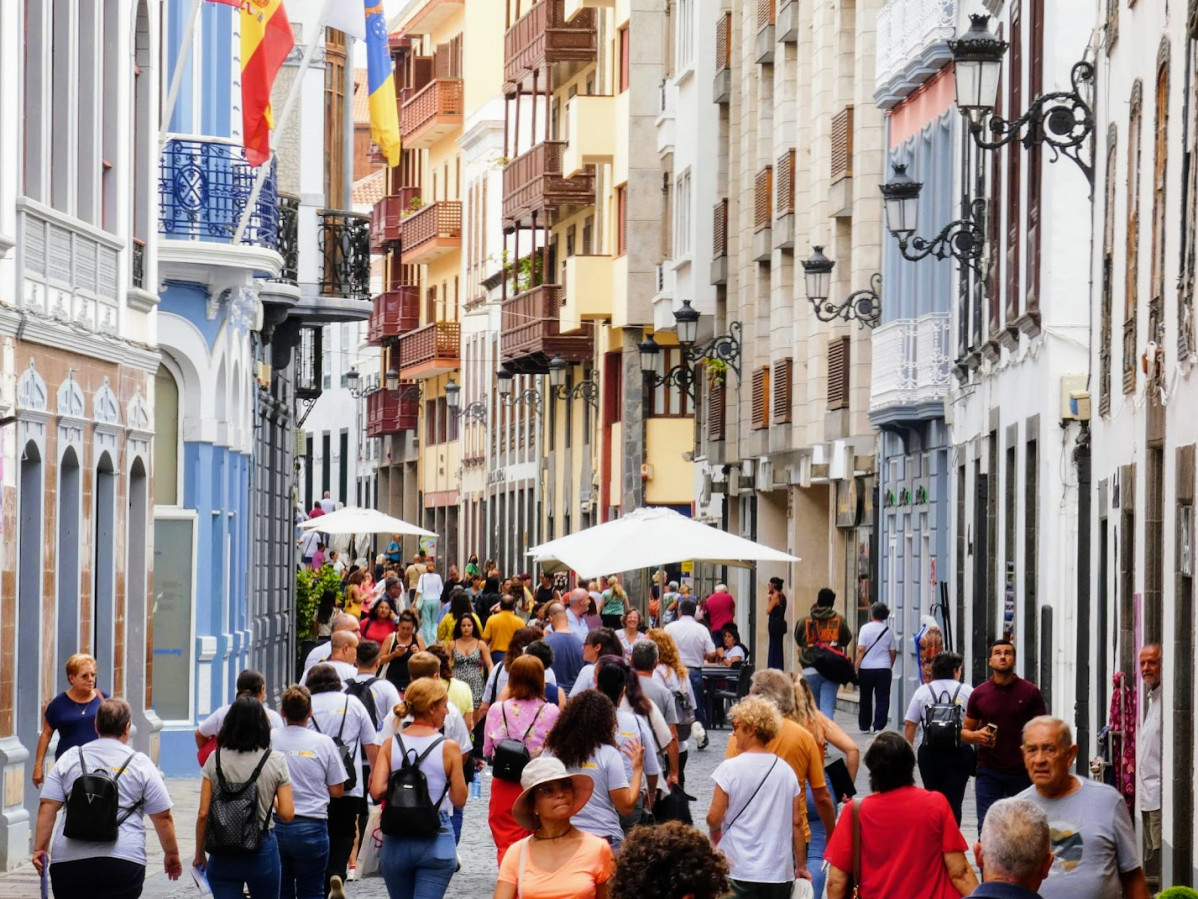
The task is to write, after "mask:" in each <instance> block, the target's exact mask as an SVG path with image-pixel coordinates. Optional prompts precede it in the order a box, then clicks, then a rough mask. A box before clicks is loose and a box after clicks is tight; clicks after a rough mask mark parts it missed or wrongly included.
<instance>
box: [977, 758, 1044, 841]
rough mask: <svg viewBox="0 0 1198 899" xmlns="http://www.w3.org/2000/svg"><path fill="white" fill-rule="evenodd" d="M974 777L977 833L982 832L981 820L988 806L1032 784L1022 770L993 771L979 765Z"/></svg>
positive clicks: (988, 809)
mask: <svg viewBox="0 0 1198 899" xmlns="http://www.w3.org/2000/svg"><path fill="white" fill-rule="evenodd" d="M976 778H977V779H976V780H975V781H974V789H975V790H976V791H977V800H978V833H981V832H982V822H983V821H985V820H986V812H988V811H990V806H992V805H994V803H996V802H998V800H1000V799H1009V798H1010V797H1012V796H1016V795H1018V794H1019V793H1022V792H1023V791H1024V790H1026V789H1027V788H1028V787H1030V786H1031V785H1032V781H1031V778H1029V777H1028V776H1027V773H1026V772H1024V771H995V770H994V769H993V768H983V767H981V766H980V765H979V766H978V771H977V775H976Z"/></svg>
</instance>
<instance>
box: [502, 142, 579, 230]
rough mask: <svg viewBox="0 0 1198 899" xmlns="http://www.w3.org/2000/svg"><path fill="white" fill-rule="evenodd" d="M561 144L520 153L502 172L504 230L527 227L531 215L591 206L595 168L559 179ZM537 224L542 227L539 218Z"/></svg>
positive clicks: (551, 144)
mask: <svg viewBox="0 0 1198 899" xmlns="http://www.w3.org/2000/svg"><path fill="white" fill-rule="evenodd" d="M565 149H566V144H565V143H564V142H562V141H556V140H551V141H543V142H542V143H539V144H537V145H536V146H535V147H533V148H532V149H531V150H529V151H528V152H526V153H522V154H520V155H519V156H517V157H516V158H515V159H513V160H512V161H511V162H509V163H508V164H507V166H506V167H504V170H503V219H504V226H505V227H513V228H519V227H521V225H527V224H528V220H529V219H530V218H531V216H532V214H533V213H534V212H537V213H542V214H544V213H548V212H553V211H556V210H558V209H560V208H562V207H565V206H591V205H593V204H594V202H595V167H594V166H593V165H587V166H584V167H583V170H582V171H580V172H579V173H578V174H577V175H575V176H574V177H573V178H566V177H563V175H562V155H563V153H564V152H565ZM540 218H541V222H540V223H541V224H546V222H545V220H544V217H543V215H542V216H541V217H540Z"/></svg>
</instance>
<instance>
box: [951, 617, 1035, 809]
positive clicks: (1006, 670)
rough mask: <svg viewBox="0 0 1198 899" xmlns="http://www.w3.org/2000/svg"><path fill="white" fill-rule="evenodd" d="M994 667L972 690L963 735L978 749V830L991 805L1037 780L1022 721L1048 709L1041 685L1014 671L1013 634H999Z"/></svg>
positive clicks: (992, 654) (992, 652)
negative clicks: (1027, 759) (1026, 760)
mask: <svg viewBox="0 0 1198 899" xmlns="http://www.w3.org/2000/svg"><path fill="white" fill-rule="evenodd" d="M990 670H991V671H992V672H993V674H992V676H991V677H990V679H989V680H988V681H986V682H985V683H983V684H981V685H979V686H977V687H975V688H974V691H973V692H972V693H971V694H969V702H968V704H967V705H966V707H965V723H964V725H963V727H962V729H961V739H962V740H963V741H964V742H966V743H973V744H974V745H975V746H977V751H978V765H977V775H976V778H977V779H976V781H975V789H976V791H977V803H978V830H979V831H980V830H981V827H982V822H983V821H985V820H986V812H987V811H988V810H989V808H990V806H991V805H993V804H994V803H995V802H997V801H998V800H999V799H1007V798H1009V797H1011V796H1016V795H1018V794H1019V793H1021V792H1022V791H1023V790H1026V789H1027V788H1028V787H1030V786H1031V785H1032V782H1031V780H1030V779H1029V778H1028V776H1027V769H1026V767H1025V766H1024V764H1023V750H1022V748H1021V746H1022V742H1023V725H1025V724H1027V723H1028V722H1029V721H1031V720H1032V719H1033V718H1035V717H1038V716H1039V715H1047V714H1048V707H1047V706H1046V705H1045V704H1044V697H1043V696H1042V695H1041V693H1040V688H1039V687H1037V686H1036V685H1035V684H1033V683H1030V682H1029V681H1026V680H1024V679H1023V678H1021V677H1019V676H1018V675H1017V674H1016V673H1015V646H1014V645H1013V644H1012V643H1011V641H1010V640H997V641H995V643H994V645H993V646H991V647H990Z"/></svg>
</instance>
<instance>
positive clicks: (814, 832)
mask: <svg viewBox="0 0 1198 899" xmlns="http://www.w3.org/2000/svg"><path fill="white" fill-rule="evenodd" d="M828 793H829V794H830V795H831V796H832V802H833V804H837V803H838V802H839V801H840V800H839V799H838V797H837V796H836V791H835V790H833V789H832V784H831V783H829V784H828ZM807 827H808V829H809V830H810V831H811V839H810V840H809V841H808V842H807V870H808V871H810V872H811V887H812V889H813V890H814V896H815V899H823V896H824V883H825V882H826V881H827V879H828V875H827V873H826V872H825V871H824V850H825V849H827V848H828V834H827V832H826V831H825V830H824V821H823V819H822V818H821V817H820V816H819V809H818V808H816V807H815V794H814V793H812V792H811V784H807Z"/></svg>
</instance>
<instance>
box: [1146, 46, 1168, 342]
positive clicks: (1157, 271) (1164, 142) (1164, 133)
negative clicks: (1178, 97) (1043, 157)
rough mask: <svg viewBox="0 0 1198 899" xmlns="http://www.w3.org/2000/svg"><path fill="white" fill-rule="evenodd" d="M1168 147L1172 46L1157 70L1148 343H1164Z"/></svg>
mask: <svg viewBox="0 0 1198 899" xmlns="http://www.w3.org/2000/svg"><path fill="white" fill-rule="evenodd" d="M1168 147H1169V45H1168V44H1164V45H1162V46H1161V51H1160V57H1159V59H1158V61H1157V70H1156V116H1155V122H1154V130H1153V146H1152V293H1151V296H1150V299H1149V303H1148V340H1155V341H1157V342H1158V343H1159V342H1161V334H1160V333H1159V331H1160V329H1161V328H1163V327H1164V323H1165V322H1164V318H1165V210H1166V208H1167V206H1168V204H1167V202H1166V199H1165V197H1166V194H1165V188H1166V186H1167V185H1166V152H1167V150H1168Z"/></svg>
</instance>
